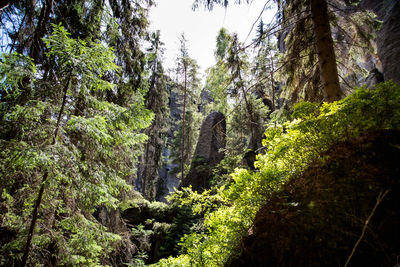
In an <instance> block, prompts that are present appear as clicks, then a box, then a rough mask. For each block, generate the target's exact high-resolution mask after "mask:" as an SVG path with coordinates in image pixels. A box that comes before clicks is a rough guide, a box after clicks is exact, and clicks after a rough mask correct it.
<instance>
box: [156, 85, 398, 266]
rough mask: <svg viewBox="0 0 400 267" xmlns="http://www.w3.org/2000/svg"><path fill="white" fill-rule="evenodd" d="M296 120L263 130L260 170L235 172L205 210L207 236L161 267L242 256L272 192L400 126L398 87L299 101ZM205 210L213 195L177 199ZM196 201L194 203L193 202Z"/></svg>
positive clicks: (192, 238) (189, 242)
mask: <svg viewBox="0 0 400 267" xmlns="http://www.w3.org/2000/svg"><path fill="white" fill-rule="evenodd" d="M293 118H294V119H293V120H292V121H288V122H286V123H283V124H281V125H277V126H276V127H271V128H269V129H267V131H266V132H265V140H264V141H263V145H264V146H265V147H266V151H267V152H266V153H265V154H263V155H258V157H257V159H258V161H257V162H256V164H255V165H256V167H257V168H258V170H257V171H256V172H251V171H249V170H244V169H236V171H235V172H234V173H233V174H232V175H231V176H232V179H233V180H234V183H232V184H230V185H226V186H222V187H221V188H220V189H219V190H216V192H217V196H213V198H218V199H219V200H220V201H219V204H218V205H219V207H218V208H215V207H214V208H213V209H207V210H206V212H205V220H204V227H205V228H206V230H207V231H206V234H204V233H200V234H198V233H192V234H190V235H187V236H185V237H184V238H183V239H182V243H181V245H182V248H183V251H185V253H186V254H185V255H181V256H179V257H178V258H169V259H165V260H161V261H160V262H159V264H158V265H159V266H188V265H194V266H222V265H224V264H225V263H226V261H227V260H228V259H229V257H230V256H231V255H235V254H237V253H238V252H239V246H238V245H239V242H240V240H241V239H242V237H243V236H244V235H245V234H247V233H248V231H249V229H250V228H251V226H252V223H253V220H254V217H255V214H256V212H257V211H258V210H259V209H260V207H261V206H262V205H263V204H265V203H266V202H267V201H268V199H269V197H270V196H271V194H272V193H273V192H276V191H278V190H279V189H280V188H281V186H282V184H284V183H285V182H287V181H288V179H290V178H291V177H294V176H295V175H297V174H299V173H301V172H302V171H304V170H305V168H306V167H307V166H308V165H309V164H310V163H311V162H312V161H314V160H322V161H323V160H325V159H324V158H318V157H319V155H321V154H322V153H323V152H325V151H327V150H328V149H329V148H330V147H331V146H332V145H334V144H336V143H338V142H341V141H344V140H347V139H349V138H354V137H357V136H359V135H360V134H361V133H363V132H366V131H371V130H378V129H398V128H399V126H400V87H399V86H398V85H395V84H394V83H393V82H386V83H382V84H378V85H377V86H376V87H375V89H374V90H368V89H366V88H360V89H357V90H356V91H355V93H353V94H352V95H350V96H349V97H347V98H346V99H343V100H340V101H337V102H334V103H330V104H327V103H324V104H322V105H321V106H319V105H316V104H313V103H300V104H298V105H297V106H295V108H294V112H293ZM175 198H177V199H181V201H182V202H183V203H185V202H186V203H192V205H193V206H194V207H193V209H194V210H204V206H207V205H208V204H207V203H209V201H210V196H209V194H203V195H201V196H199V195H189V196H186V197H185V194H182V192H178V193H177V195H176V196H175ZM194 199H195V200H196V201H193V200H194Z"/></svg>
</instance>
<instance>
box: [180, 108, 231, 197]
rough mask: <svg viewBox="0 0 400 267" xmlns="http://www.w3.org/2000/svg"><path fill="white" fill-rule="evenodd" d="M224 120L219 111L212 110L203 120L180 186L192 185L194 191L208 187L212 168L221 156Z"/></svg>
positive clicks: (223, 143) (222, 155) (223, 139)
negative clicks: (186, 171) (188, 168)
mask: <svg viewBox="0 0 400 267" xmlns="http://www.w3.org/2000/svg"><path fill="white" fill-rule="evenodd" d="M225 132H226V122H225V116H224V115H223V114H222V113H221V112H212V113H210V114H209V115H208V116H207V118H206V119H205V120H204V122H203V124H202V126H201V129H200V136H199V139H198V141H197V146H196V150H195V152H194V155H193V160H192V163H191V166H190V171H189V174H188V175H187V176H186V177H185V178H184V179H183V181H182V183H181V185H180V186H181V187H187V186H189V185H191V186H192V189H193V190H195V191H202V190H203V189H206V188H209V187H210V179H211V178H212V168H213V167H215V166H216V165H217V164H218V163H219V162H220V161H221V160H222V159H223V158H224V152H222V151H221V149H224V148H225Z"/></svg>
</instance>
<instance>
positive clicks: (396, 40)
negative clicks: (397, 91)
mask: <svg viewBox="0 0 400 267" xmlns="http://www.w3.org/2000/svg"><path fill="white" fill-rule="evenodd" d="M360 5H361V7H362V8H364V9H368V10H372V11H373V12H375V13H376V14H377V16H378V19H379V20H381V21H382V26H381V28H380V30H379V31H378V32H377V36H376V42H377V46H378V55H379V58H380V60H381V62H382V68H383V75H384V79H385V81H388V80H393V81H394V82H396V83H398V84H400V19H399V18H400V1H399V0H383V1H374V0H364V1H361V4H360Z"/></svg>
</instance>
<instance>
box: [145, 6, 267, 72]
mask: <svg viewBox="0 0 400 267" xmlns="http://www.w3.org/2000/svg"><path fill="white" fill-rule="evenodd" d="M156 2H157V6H156V7H152V8H151V9H150V29H151V30H160V33H161V40H162V42H163V43H164V44H165V49H166V51H165V53H164V58H165V60H164V68H165V69H168V68H173V67H175V59H176V57H177V56H178V52H179V37H180V36H181V34H182V33H184V34H185V37H186V39H187V40H188V43H187V45H188V49H189V56H190V57H191V58H193V59H195V60H196V61H197V64H198V65H199V66H200V68H201V71H202V72H204V71H205V70H206V69H207V68H209V67H211V66H213V65H214V64H215V59H214V50H215V44H216V37H217V34H218V31H219V30H220V29H221V27H225V28H226V29H227V30H228V31H229V32H230V33H233V32H236V33H237V34H238V37H239V40H240V41H241V42H244V41H245V39H246V37H247V35H248V34H249V32H250V29H251V27H252V25H253V23H254V22H255V21H256V20H257V18H258V17H259V15H260V13H261V11H262V10H263V7H264V5H265V2H266V0H254V1H253V2H252V3H251V4H250V5H247V4H242V5H234V4H231V5H230V6H229V7H228V8H227V9H225V8H223V7H221V6H214V9H213V10H212V11H208V10H205V8H204V7H202V6H200V7H199V8H198V9H197V10H196V11H193V10H192V4H193V2H194V0H158V1H156ZM231 2H233V1H232V0H231ZM273 14H274V10H266V11H264V13H263V16H262V17H263V20H264V22H265V23H269V22H270V21H271V19H272V17H273ZM257 24H258V23H257ZM257 24H256V25H255V26H254V30H255V28H256V26H257ZM254 30H253V33H254ZM253 36H254V35H251V36H250V37H249V38H248V40H247V43H249V42H251V39H252V38H253Z"/></svg>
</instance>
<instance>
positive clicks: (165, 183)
mask: <svg viewBox="0 0 400 267" xmlns="http://www.w3.org/2000/svg"><path fill="white" fill-rule="evenodd" d="M168 92H169V103H168V107H169V112H170V113H169V116H170V122H169V123H170V127H169V131H168V132H167V141H166V144H165V146H164V147H163V148H162V155H161V156H162V158H164V159H168V158H170V155H171V144H172V140H173V139H174V138H175V133H176V132H177V131H178V121H179V120H180V118H181V116H182V109H181V108H180V104H179V103H178V102H179V101H178V95H177V94H176V93H175V92H174V91H173V90H172V86H168ZM177 167H178V165H177V164H174V163H170V162H168V161H166V162H165V164H163V165H162V166H161V167H160V168H159V170H158V174H159V175H160V182H161V186H160V188H159V191H158V192H157V196H156V200H157V201H162V202H167V201H166V199H165V196H167V195H168V194H169V193H170V192H173V191H174V188H177V187H178V186H179V179H178V178H177V177H176V174H174V173H171V172H170V171H171V170H173V169H175V168H177Z"/></svg>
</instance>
